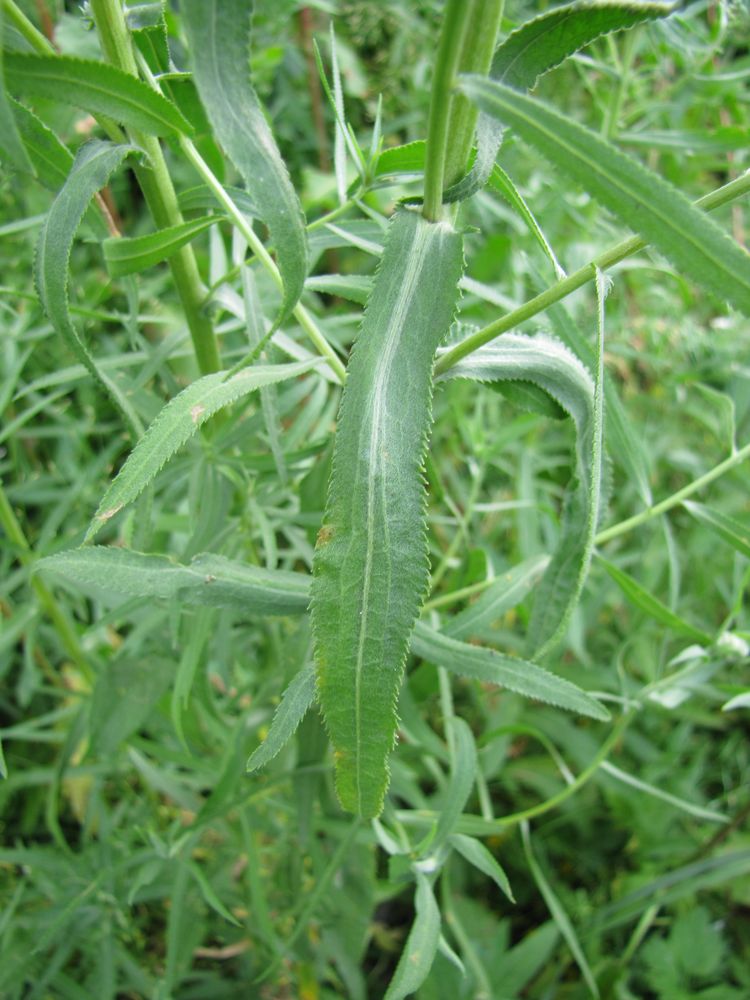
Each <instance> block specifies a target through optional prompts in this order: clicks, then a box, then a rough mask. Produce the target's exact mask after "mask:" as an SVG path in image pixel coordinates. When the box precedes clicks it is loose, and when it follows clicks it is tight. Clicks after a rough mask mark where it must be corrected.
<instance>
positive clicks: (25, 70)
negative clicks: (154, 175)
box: [5, 52, 193, 135]
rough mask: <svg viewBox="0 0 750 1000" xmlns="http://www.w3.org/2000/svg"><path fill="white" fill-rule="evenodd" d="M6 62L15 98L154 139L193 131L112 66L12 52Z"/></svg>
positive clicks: (178, 114)
mask: <svg viewBox="0 0 750 1000" xmlns="http://www.w3.org/2000/svg"><path fill="white" fill-rule="evenodd" d="M5 62H6V65H5V78H6V81H7V84H8V89H9V90H10V91H12V92H13V93H20V94H28V95H29V96H31V97H45V98H49V99H50V100H53V101H59V102H60V103H62V104H72V105H73V107H76V108H82V109H83V110H84V111H89V112H91V113H92V114H101V115H105V116H106V117H107V118H111V119H113V120H114V121H116V122H120V124H122V125H125V126H127V127H128V128H132V129H135V130H136V131H139V132H146V133H147V134H149V135H175V134H180V133H181V134H183V135H191V134H192V132H193V129H192V126H191V125H190V122H188V121H187V119H186V118H184V117H183V116H182V113H181V112H180V111H179V110H178V109H177V108H176V107H175V106H174V104H172V103H171V102H170V101H168V100H167V99H166V98H165V97H162V95H161V94H158V93H157V92H156V91H155V90H152V89H151V87H149V86H147V84H145V83H143V82H142V81H141V80H138V79H137V78H136V77H134V76H130V75H129V74H128V73H124V72H123V71H122V70H120V69H117V67H116V66H110V65H109V63H103V62H97V61H96V60H93V59H77V58H74V57H73V56H38V55H26V54H21V53H18V52H12V53H11V52H9V53H7V54H6V57H5Z"/></svg>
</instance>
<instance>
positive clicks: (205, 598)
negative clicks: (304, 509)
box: [35, 545, 310, 616]
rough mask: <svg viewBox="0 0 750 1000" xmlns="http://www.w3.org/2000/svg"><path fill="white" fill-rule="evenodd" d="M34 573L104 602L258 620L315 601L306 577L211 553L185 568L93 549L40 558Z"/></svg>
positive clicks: (158, 559)
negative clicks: (224, 611) (138, 601)
mask: <svg viewBox="0 0 750 1000" xmlns="http://www.w3.org/2000/svg"><path fill="white" fill-rule="evenodd" d="M35 571H39V572H43V573H49V574H51V575H53V576H54V577H56V578H58V579H60V580H63V581H65V582H67V583H69V584H73V585H74V586H75V587H76V588H78V589H80V590H82V591H83V592H84V593H86V594H88V595H89V596H92V597H96V598H98V599H100V600H107V598H108V596H109V595H119V596H124V597H143V598H146V599H149V598H150V599H152V600H153V599H156V600H164V601H176V602H177V603H178V604H185V605H189V606H191V607H207V608H231V609H233V610H235V611H242V612H244V613H246V614H247V615H258V616H265V615H301V614H304V613H305V611H306V610H307V606H308V604H309V601H310V579H309V577H308V576H306V575H304V574H302V573H289V572H286V571H284V570H278V569H277V570H269V569H265V568H263V567H261V566H250V565H247V564H245V563H242V562H239V561H238V560H233V559H227V558H226V557H225V556H220V555H216V554H214V553H210V552H204V553H201V554H200V555H197V556H195V557H194V559H193V560H192V561H191V562H190V563H188V564H187V565H183V564H182V563H178V562H175V561H174V560H173V559H170V558H169V556H162V555H150V554H148V553H145V552H134V551H132V550H131V549H121V548H118V547H115V546H112V547H108V546H99V545H91V546H84V547H83V548H79V549H71V550H70V551H68V552H59V553H57V554H56V555H54V556H48V557H47V558H46V559H40V560H39V561H38V562H37V563H36V564H35Z"/></svg>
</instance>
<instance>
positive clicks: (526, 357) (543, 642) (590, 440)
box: [442, 327, 602, 656]
mask: <svg viewBox="0 0 750 1000" xmlns="http://www.w3.org/2000/svg"><path fill="white" fill-rule="evenodd" d="M600 329H601V327H600ZM599 356H601V352H599ZM442 378H444V379H445V378H472V379H477V380H479V381H483V382H504V381H510V382H518V383H521V384H524V383H528V384H530V385H531V386H533V387H535V388H537V389H541V390H542V391H543V392H545V393H546V394H547V395H548V396H550V397H551V398H552V399H553V400H554V401H555V402H556V403H557V404H558V405H559V406H561V407H562V409H563V410H564V411H565V413H567V414H569V415H570V417H571V418H572V420H573V423H574V424H575V427H576V463H575V477H574V479H573V483H572V485H571V488H570V489H569V490H568V494H567V497H566V503H565V510H564V513H563V526H562V531H561V535H560V542H559V544H558V547H557V550H556V552H555V553H554V555H553V557H552V559H551V561H550V564H549V566H548V568H547V570H546V572H545V574H544V577H543V578H542V582H541V584H540V586H539V587H538V588H537V590H536V596H535V601H534V611H533V614H532V619H531V624H530V627H529V649H530V652H531V653H532V654H533V655H534V656H539V655H541V654H542V652H545V651H546V650H547V649H548V648H549V647H551V645H552V644H553V643H554V642H555V641H557V639H559V638H560V636H561V634H562V632H563V631H564V629H565V627H566V626H567V623H568V620H569V618H570V615H571V613H572V611H573V608H574V607H575V604H576V602H577V600H578V597H579V595H580V591H581V588H582V587H583V583H584V580H585V576H586V573H587V571H588V566H589V562H590V559H591V551H592V546H593V539H594V534H595V530H596V524H597V520H598V514H599V507H600V502H601V500H600V495H601V479H602V471H601V464H602V463H601V400H600V398H599V396H598V395H597V394H596V392H595V385H594V382H593V380H592V378H591V376H590V375H589V373H588V371H587V370H586V368H584V366H583V365H582V364H581V362H580V361H579V360H578V359H577V358H576V357H575V355H574V354H573V353H572V352H571V351H569V350H568V349H567V347H565V346H564V345H563V344H561V343H560V342H559V341H557V340H554V339H552V338H551V337H548V336H544V335H541V334H540V335H538V336H536V337H524V336H522V335H520V334H510V333H509V334H506V335H505V336H503V337H500V338H499V339H498V340H497V341H496V342H495V343H493V344H490V345H488V346H486V347H483V348H481V349H480V350H478V351H475V352H474V354H472V355H470V356H469V357H468V358H466V359H465V360H464V361H461V362H459V363H458V364H457V365H456V366H455V367H453V368H452V369H450V371H448V372H446V374H445V375H444V376H442Z"/></svg>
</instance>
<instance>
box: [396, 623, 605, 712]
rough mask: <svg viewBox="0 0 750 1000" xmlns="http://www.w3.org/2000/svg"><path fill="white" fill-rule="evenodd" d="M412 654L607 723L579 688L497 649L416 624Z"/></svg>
mask: <svg viewBox="0 0 750 1000" xmlns="http://www.w3.org/2000/svg"><path fill="white" fill-rule="evenodd" d="M411 649H412V652H413V653H414V654H415V655H416V656H419V657H421V658H422V659H423V660H427V661H428V663H434V664H435V665H436V666H439V667H445V669H446V670H450V671H451V673H454V674H459V675H460V676H462V677H473V678H475V679H476V680H479V681H484V682H485V683H489V684H498V685H500V686H501V687H505V688H507V689H508V690H509V691H514V692H515V693H516V694H522V695H523V696H524V697H526V698H533V699H534V700H536V701H543V702H546V703H547V704H549V705H555V706H557V708H564V709H566V710H567V711H569V712H577V713H578V714H579V715H587V716H589V717H590V718H592V719H601V720H602V721H606V720H607V719H608V718H609V713H608V712H607V710H606V708H604V706H603V705H602V704H601V703H600V702H598V701H597V700H596V698H593V697H592V696H591V695H590V694H586V692H585V691H582V690H581V688H579V687H577V686H576V685H575V684H571V682H570V681H568V680H565V679H564V678H563V677H558V676H557V675H556V674H553V673H550V671H549V670H545V669H544V668H543V667H540V666H537V664H536V663H531V662H530V661H528V660H520V659H516V658H514V657H511V656H504V655H503V654H502V653H498V652H497V650H494V649H488V648H487V647H485V646H475V645H473V644H472V643H468V642H459V641H458V639H451V638H450V637H449V636H447V635H444V634H443V633H442V632H436V631H435V630H434V629H432V628H430V627H429V626H428V625H425V623H424V622H418V623H417V627H416V628H415V629H414V635H413V636H412V641H411Z"/></svg>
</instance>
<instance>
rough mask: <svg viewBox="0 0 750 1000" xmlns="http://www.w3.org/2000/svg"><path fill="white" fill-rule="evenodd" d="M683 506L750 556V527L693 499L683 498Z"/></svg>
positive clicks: (726, 540)
mask: <svg viewBox="0 0 750 1000" xmlns="http://www.w3.org/2000/svg"><path fill="white" fill-rule="evenodd" d="M682 506H683V507H684V508H685V510H686V511H687V512H688V513H689V514H691V515H692V516H693V517H694V518H695V519H696V521H700V523H701V524H704V525H705V526H706V527H707V528H708V529H709V531H713V532H714V534H716V535H718V536H719V538H723V539H724V541H725V542H727V543H728V544H729V545H731V546H732V548H733V549H736V551H737V552H739V553H740V555H743V556H748V557H750V528H748V527H747V526H746V525H744V524H741V523H740V522H739V521H737V520H736V519H735V518H733V517H729V516H728V515H727V514H722V513H721V511H718V510H714V509H713V508H712V507H707V506H706V505H705V504H702V503H696V502H695V501H693V500H683V502H682Z"/></svg>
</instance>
